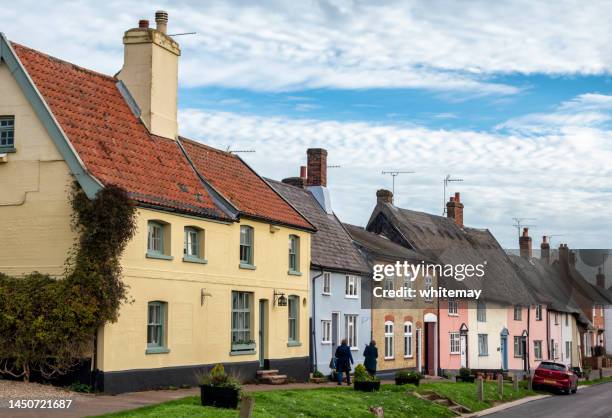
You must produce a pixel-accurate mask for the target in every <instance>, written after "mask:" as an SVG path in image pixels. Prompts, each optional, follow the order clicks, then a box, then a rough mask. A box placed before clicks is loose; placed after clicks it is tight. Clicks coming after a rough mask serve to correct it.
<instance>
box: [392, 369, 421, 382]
mask: <svg viewBox="0 0 612 418" xmlns="http://www.w3.org/2000/svg"><path fill="white" fill-rule="evenodd" d="M422 378H423V376H422V375H421V374H420V373H419V372H415V371H411V370H400V371H398V372H396V373H395V384H396V385H405V384H408V383H410V384H413V385H415V386H418V385H419V382H420V380H421V379H422Z"/></svg>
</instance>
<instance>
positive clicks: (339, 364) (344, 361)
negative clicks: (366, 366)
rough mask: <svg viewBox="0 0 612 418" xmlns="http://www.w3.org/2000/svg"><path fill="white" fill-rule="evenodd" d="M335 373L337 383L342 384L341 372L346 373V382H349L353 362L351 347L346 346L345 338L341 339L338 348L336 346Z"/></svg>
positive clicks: (348, 383)
mask: <svg viewBox="0 0 612 418" xmlns="http://www.w3.org/2000/svg"><path fill="white" fill-rule="evenodd" d="M335 357H336V374H337V375H338V385H341V384H342V373H346V384H347V385H350V384H351V364H353V363H354V362H353V355H352V354H351V348H350V347H349V346H348V343H347V340H346V338H345V339H343V340H342V342H341V343H340V345H339V346H338V348H336V354H335Z"/></svg>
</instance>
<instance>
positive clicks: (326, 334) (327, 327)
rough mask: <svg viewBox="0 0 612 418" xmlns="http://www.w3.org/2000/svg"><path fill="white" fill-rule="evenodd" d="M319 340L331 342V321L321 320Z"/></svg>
mask: <svg viewBox="0 0 612 418" xmlns="http://www.w3.org/2000/svg"><path fill="white" fill-rule="evenodd" d="M321 342H322V343H331V321H328V320H323V321H321Z"/></svg>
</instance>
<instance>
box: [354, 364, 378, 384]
mask: <svg viewBox="0 0 612 418" xmlns="http://www.w3.org/2000/svg"><path fill="white" fill-rule="evenodd" d="M353 380H354V381H355V382H378V378H377V377H375V376H370V374H369V373H368V371H367V370H366V368H365V366H364V365H363V364H358V365H357V367H355V374H354V375H353Z"/></svg>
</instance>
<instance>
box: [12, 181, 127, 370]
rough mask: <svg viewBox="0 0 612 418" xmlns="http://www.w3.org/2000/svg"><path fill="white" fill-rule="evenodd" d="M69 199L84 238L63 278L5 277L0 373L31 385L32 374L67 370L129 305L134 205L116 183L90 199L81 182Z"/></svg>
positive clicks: (37, 275)
mask: <svg viewBox="0 0 612 418" xmlns="http://www.w3.org/2000/svg"><path fill="white" fill-rule="evenodd" d="M70 199H71V206H72V209H73V219H72V227H73V229H74V230H75V231H76V232H77V233H78V235H77V242H75V245H74V246H73V249H72V250H71V252H70V254H69V256H68V260H67V262H66V268H65V274H64V278H63V279H59V280H56V279H54V278H51V277H50V276H49V275H45V274H41V273H38V272H34V273H31V274H29V275H26V276H25V277H20V278H12V277H9V276H6V275H4V274H1V273H0V373H6V374H9V375H11V376H13V377H22V378H23V379H24V380H25V381H28V380H29V379H30V375H31V373H32V372H33V371H34V372H38V373H40V375H41V376H42V377H43V378H52V377H54V376H57V375H62V374H65V373H67V372H68V371H70V370H71V369H72V367H74V366H75V365H77V364H78V362H79V360H80V359H82V358H84V357H85V356H87V355H89V353H91V352H92V351H93V338H94V336H95V334H96V332H97V330H98V329H99V328H100V327H101V326H102V325H104V324H105V323H107V322H114V321H116V320H117V315H118V312H119V307H120V305H121V304H122V303H124V302H127V297H126V292H127V290H126V286H125V285H124V283H123V282H122V280H121V264H120V257H121V254H122V253H123V250H124V249H125V246H126V245H127V243H128V242H129V240H130V239H131V238H132V236H133V235H134V232H135V229H136V222H135V210H136V209H135V207H134V206H133V204H132V202H131V201H130V199H129V197H128V195H127V193H126V192H125V191H124V190H123V189H121V188H119V187H116V186H112V185H110V186H107V187H105V188H104V189H102V190H100V191H99V192H98V194H97V195H96V197H95V198H94V199H91V200H90V199H88V198H87V196H86V195H85V193H84V192H83V191H82V190H81V189H80V188H78V186H76V185H75V186H74V188H73V192H72V195H71V198H70Z"/></svg>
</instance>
